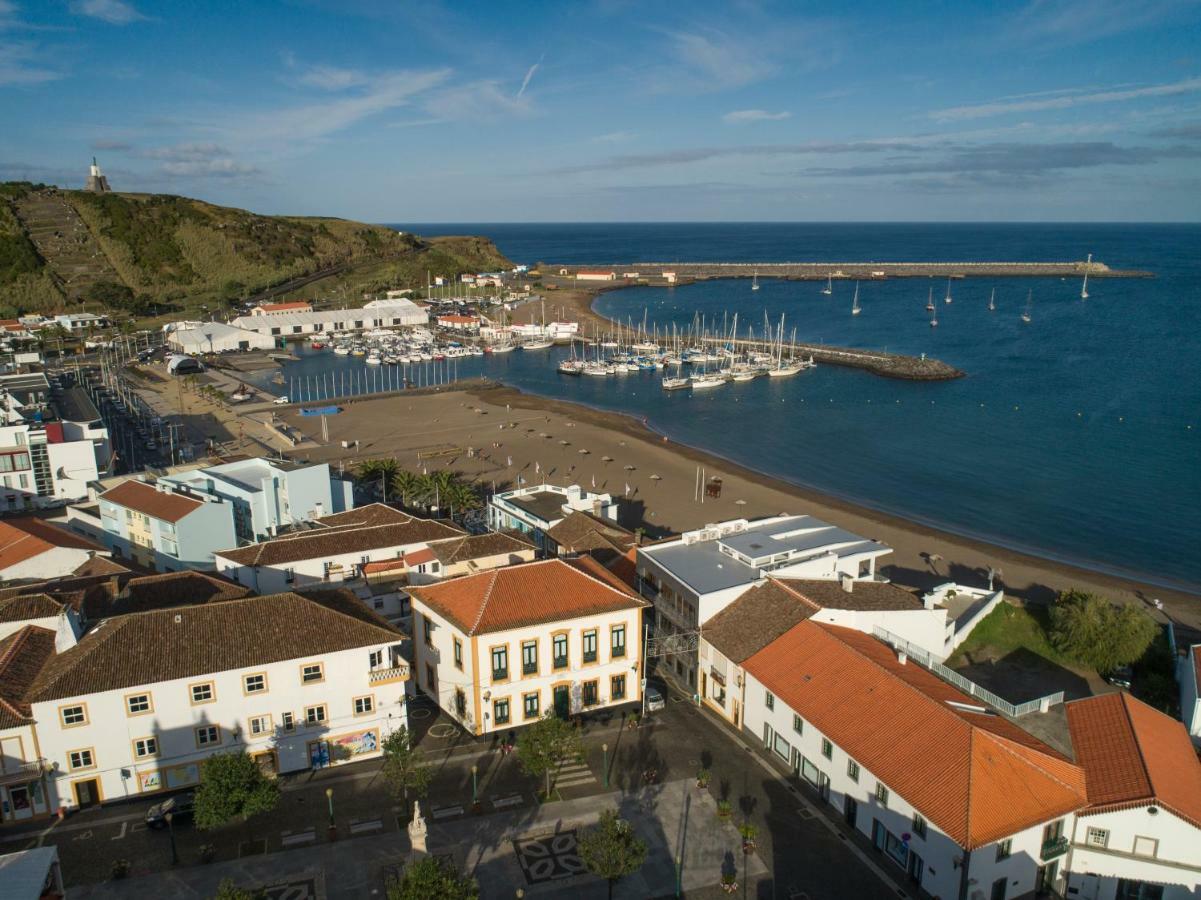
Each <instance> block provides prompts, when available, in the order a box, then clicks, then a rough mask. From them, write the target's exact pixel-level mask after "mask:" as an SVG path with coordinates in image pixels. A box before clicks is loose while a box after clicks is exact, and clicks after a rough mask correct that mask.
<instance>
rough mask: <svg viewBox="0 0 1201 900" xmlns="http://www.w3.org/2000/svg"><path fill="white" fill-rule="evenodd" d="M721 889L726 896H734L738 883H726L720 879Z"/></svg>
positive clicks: (723, 879)
mask: <svg viewBox="0 0 1201 900" xmlns="http://www.w3.org/2000/svg"><path fill="white" fill-rule="evenodd" d="M721 889H722V890H723V891H725V892H726V893H727V894H736V893H738V882H737V881H726V880H725V878H722V882H721Z"/></svg>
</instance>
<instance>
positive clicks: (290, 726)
mask: <svg viewBox="0 0 1201 900" xmlns="http://www.w3.org/2000/svg"><path fill="white" fill-rule="evenodd" d="M279 718H280V721H281V722H282V723H283V726H284V731H294V730H295V729H296V717H295V716H294V715H292V714H291V713H290V712H286V713H284V714H283V715H282V716H280V717H279Z"/></svg>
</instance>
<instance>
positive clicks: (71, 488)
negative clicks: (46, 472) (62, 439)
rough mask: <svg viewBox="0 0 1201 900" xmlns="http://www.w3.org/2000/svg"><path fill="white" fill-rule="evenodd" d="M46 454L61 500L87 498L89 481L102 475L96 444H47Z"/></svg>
mask: <svg viewBox="0 0 1201 900" xmlns="http://www.w3.org/2000/svg"><path fill="white" fill-rule="evenodd" d="M46 454H47V458H48V462H49V463H50V473H51V476H52V477H53V479H54V496H55V497H56V498H58V499H59V500H84V499H87V496H88V482H89V481H95V480H96V479H97V478H99V477H100V472H99V470H98V469H97V467H96V445H95V444H93V443H92V442H91V441H70V442H67V443H62V444H47V445H46Z"/></svg>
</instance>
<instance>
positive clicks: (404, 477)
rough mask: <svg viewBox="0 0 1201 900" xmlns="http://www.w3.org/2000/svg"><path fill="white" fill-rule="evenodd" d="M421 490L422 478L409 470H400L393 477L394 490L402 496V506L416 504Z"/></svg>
mask: <svg viewBox="0 0 1201 900" xmlns="http://www.w3.org/2000/svg"><path fill="white" fill-rule="evenodd" d="M420 489H421V476H420V475H414V474H413V473H412V472H410V471H408V470H407V469H398V470H397V472H396V474H394V475H393V476H392V490H393V492H395V493H397V494H399V495H400V505H401V506H409V505H410V504H411V503H415V502H416V500H417V497H418V494H419V492H420Z"/></svg>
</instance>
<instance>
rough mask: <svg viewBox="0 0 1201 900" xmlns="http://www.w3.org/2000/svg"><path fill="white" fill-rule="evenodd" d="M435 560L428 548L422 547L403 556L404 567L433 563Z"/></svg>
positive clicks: (432, 552)
mask: <svg viewBox="0 0 1201 900" xmlns="http://www.w3.org/2000/svg"><path fill="white" fill-rule="evenodd" d="M437 558H438V557H436V556H435V555H434V551H433V550H431V549H430V548H429V547H422V548H421V549H420V550H414V551H413V552H412V553H406V554H405V565H409V566H419V565H421V564H422V563H427V562H433V561H434V560H435V559H437Z"/></svg>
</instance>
